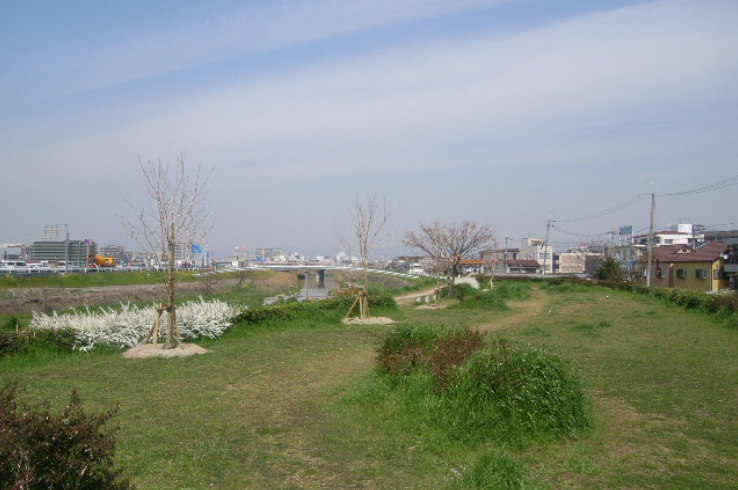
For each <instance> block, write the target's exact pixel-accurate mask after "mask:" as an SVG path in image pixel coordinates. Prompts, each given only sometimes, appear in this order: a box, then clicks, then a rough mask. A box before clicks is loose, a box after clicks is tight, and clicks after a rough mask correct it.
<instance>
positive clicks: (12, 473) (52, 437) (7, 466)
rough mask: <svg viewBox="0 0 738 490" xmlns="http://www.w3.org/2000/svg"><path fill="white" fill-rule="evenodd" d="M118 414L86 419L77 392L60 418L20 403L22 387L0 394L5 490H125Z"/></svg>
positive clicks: (0, 469) (0, 465)
mask: <svg viewBox="0 0 738 490" xmlns="http://www.w3.org/2000/svg"><path fill="white" fill-rule="evenodd" d="M114 414H115V410H112V411H109V412H106V413H103V414H101V415H87V414H85V412H84V410H83V409H82V403H81V401H80V399H79V397H78V396H77V394H76V393H74V392H73V393H72V397H71V401H70V403H69V405H67V406H66V407H65V408H64V410H63V412H62V413H61V415H53V414H51V413H50V412H49V408H48V403H43V404H40V405H37V406H28V405H26V404H25V403H23V402H20V401H18V386H17V384H15V383H8V384H6V385H5V386H4V387H3V388H2V390H0V484H1V485H2V487H1V488H3V489H5V488H7V489H11V488H12V489H29V490H32V489H45V490H46V489H59V490H61V489H64V490H67V489H85V490H87V489H89V490H99V489H127V488H130V483H129V482H128V480H127V479H123V478H121V475H120V471H119V470H115V469H114V468H113V452H114V448H115V441H114V431H111V430H106V429H104V428H103V425H104V424H105V423H106V422H107V421H108V420H110V418H111V417H112V416H113V415H114Z"/></svg>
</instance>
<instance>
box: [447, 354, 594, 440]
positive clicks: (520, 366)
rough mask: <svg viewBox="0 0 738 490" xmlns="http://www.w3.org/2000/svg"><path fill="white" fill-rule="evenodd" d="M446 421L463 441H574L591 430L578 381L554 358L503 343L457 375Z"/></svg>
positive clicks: (474, 360) (558, 359)
mask: <svg viewBox="0 0 738 490" xmlns="http://www.w3.org/2000/svg"><path fill="white" fill-rule="evenodd" d="M447 407H448V411H447V413H446V414H445V416H446V417H447V418H448V419H449V426H451V427H454V428H455V431H456V433H457V435H458V436H459V437H462V438H468V437H483V438H491V439H497V438H502V439H505V440H510V441H514V440H524V439H527V438H536V437H541V436H542V437H544V438H546V437H551V438H558V437H576V436H578V435H580V434H582V433H583V432H585V431H586V430H587V429H588V428H589V427H590V423H591V422H590V405H589V399H588V397H587V395H586V393H585V390H584V386H583V383H582V381H581V379H580V377H579V375H578V374H577V373H576V372H575V371H574V370H573V369H572V368H571V366H569V365H568V364H567V363H565V362H564V361H563V360H561V358H559V357H558V356H556V355H553V354H549V353H546V352H544V351H543V350H540V349H536V348H523V347H516V346H513V345H511V344H509V343H508V342H506V341H500V342H498V343H497V344H496V345H495V346H494V347H493V348H491V349H486V350H484V351H481V352H477V353H476V354H475V355H474V356H473V357H472V358H471V359H469V361H468V362H466V363H465V364H463V365H462V366H461V367H460V368H459V369H458V370H457V371H456V378H455V380H454V382H453V384H452V388H451V389H450V390H449V392H448V403H447Z"/></svg>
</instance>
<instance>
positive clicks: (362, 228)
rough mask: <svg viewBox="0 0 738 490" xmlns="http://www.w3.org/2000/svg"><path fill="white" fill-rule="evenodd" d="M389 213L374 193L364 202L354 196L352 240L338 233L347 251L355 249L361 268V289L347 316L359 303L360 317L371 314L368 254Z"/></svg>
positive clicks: (367, 316) (366, 316) (379, 234)
mask: <svg viewBox="0 0 738 490" xmlns="http://www.w3.org/2000/svg"><path fill="white" fill-rule="evenodd" d="M388 219H389V214H388V213H387V208H386V206H385V203H384V202H382V203H381V204H380V203H379V202H378V201H377V196H376V195H374V194H373V195H371V196H368V197H366V198H365V200H364V202H361V201H360V200H359V197H358V196H357V197H356V203H355V209H354V215H353V216H352V218H351V234H352V240H348V239H346V238H345V237H342V236H341V235H340V234H339V239H340V240H341V242H342V243H343V246H344V247H346V249H347V250H348V251H352V250H354V247H356V251H357V252H358V254H359V257H360V258H361V269H362V282H363V286H362V290H361V293H360V294H359V297H358V298H357V299H356V301H354V304H353V306H351V309H350V310H349V312H348V313H347V314H346V316H349V315H350V314H351V312H352V311H353V309H354V307H355V306H356V304H357V303H358V304H359V316H360V317H361V318H369V317H371V314H370V312H369V290H368V282H369V280H368V272H367V271H368V268H369V254H370V252H371V251H372V250H373V249H374V245H375V244H376V241H377V239H378V238H379V237H380V236H381V235H382V230H383V229H384V227H385V225H386V224H387V221H388Z"/></svg>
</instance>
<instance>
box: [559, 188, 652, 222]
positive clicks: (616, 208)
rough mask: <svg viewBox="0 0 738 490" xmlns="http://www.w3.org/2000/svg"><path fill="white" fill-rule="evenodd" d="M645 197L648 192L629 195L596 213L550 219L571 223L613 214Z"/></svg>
mask: <svg viewBox="0 0 738 490" xmlns="http://www.w3.org/2000/svg"><path fill="white" fill-rule="evenodd" d="M647 197H649V195H648V194H638V195H637V196H633V197H631V198H630V199H628V200H626V201H623V202H620V203H618V204H615V205H613V206H610V207H609V208H607V209H603V210H602V211H597V212H596V213H592V214H587V215H585V216H580V217H579V218H570V219H555V220H552V221H553V222H554V223H573V222H576V221H587V220H591V219H596V218H602V217H603V216H607V215H609V214H613V213H616V212H618V211H621V210H623V209H625V208H628V207H630V206H632V205H634V204H636V203H638V202H640V201H642V200H644V199H646V198H647Z"/></svg>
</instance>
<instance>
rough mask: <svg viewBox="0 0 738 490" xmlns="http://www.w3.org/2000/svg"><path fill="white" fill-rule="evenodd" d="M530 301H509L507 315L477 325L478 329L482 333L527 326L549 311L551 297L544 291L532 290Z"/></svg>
mask: <svg viewBox="0 0 738 490" xmlns="http://www.w3.org/2000/svg"><path fill="white" fill-rule="evenodd" d="M530 294H531V299H529V300H526V301H510V302H508V306H509V307H510V312H509V314H507V315H505V316H504V317H502V318H500V319H499V320H498V321H496V322H494V323H488V324H485V325H479V329H480V330H482V331H484V332H493V331H496V330H502V329H503V328H508V327H512V326H517V325H528V324H530V323H531V322H533V320H534V319H535V318H536V317H539V316H541V315H545V314H546V312H547V311H549V308H550V305H551V301H552V300H551V297H550V296H549V295H548V293H547V292H546V291H542V290H540V289H532V290H531V292H530Z"/></svg>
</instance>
